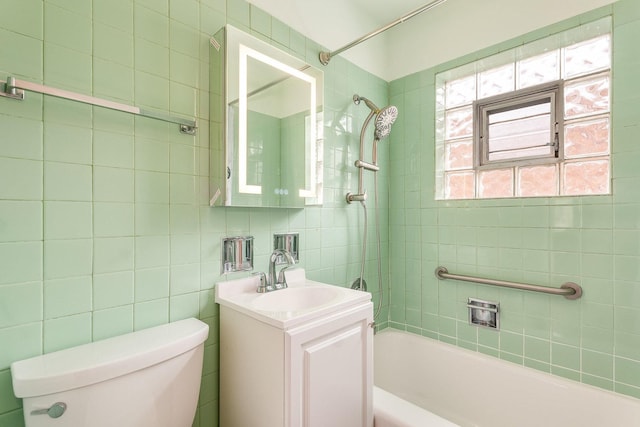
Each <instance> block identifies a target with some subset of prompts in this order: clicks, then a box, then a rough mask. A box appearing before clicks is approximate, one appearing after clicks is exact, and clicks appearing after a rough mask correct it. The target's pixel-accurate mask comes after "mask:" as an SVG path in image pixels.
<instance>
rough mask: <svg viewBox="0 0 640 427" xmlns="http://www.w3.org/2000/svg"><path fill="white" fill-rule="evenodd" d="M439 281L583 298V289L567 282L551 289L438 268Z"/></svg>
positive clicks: (436, 272) (568, 297)
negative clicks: (460, 281) (453, 281)
mask: <svg viewBox="0 0 640 427" xmlns="http://www.w3.org/2000/svg"><path fill="white" fill-rule="evenodd" d="M435 274H436V277H437V278H438V279H453V280H462V281H464V282H473V283H480V284H483V285H492V286H501V287H503V288H512V289H520V290H523V291H532V292H542V293H545V294H551V295H561V296H563V297H565V298H566V299H578V298H580V297H581V296H582V287H581V286H580V285H578V284H577V283H573V282H566V283H564V284H563V285H562V286H560V288H549V287H547V286H540V285H531V284H528V283H518V282H509V281H506V280H494V279H484V278H482V277H473V276H463V275H461V274H451V273H449V271H448V270H447V269H446V268H444V267H438V268H436V271H435Z"/></svg>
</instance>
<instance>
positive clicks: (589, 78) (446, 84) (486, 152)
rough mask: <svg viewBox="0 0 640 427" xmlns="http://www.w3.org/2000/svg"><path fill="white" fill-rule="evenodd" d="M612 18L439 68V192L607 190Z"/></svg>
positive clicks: (443, 195) (486, 194)
mask: <svg viewBox="0 0 640 427" xmlns="http://www.w3.org/2000/svg"><path fill="white" fill-rule="evenodd" d="M610 87H611V18H610V17H608V18H604V19H600V20H598V21H594V22H591V23H587V24H583V25H581V26H579V27H576V28H574V29H571V30H568V31H565V32H562V33H558V34H555V35H552V36H549V37H547V38H545V39H541V40H537V41H535V42H532V43H529V44H525V45H523V46H520V47H518V48H516V49H512V50H509V51H505V52H501V53H499V54H497V55H494V56H492V57H488V58H483V59H481V60H479V61H476V62H474V63H471V64H467V65H464V66H462V67H458V68H456V69H453V70H449V71H445V72H442V73H439V74H438V75H437V76H436V153H437V154H436V187H437V188H436V198H437V199H474V198H477V199H481V198H501V197H550V196H564V195H594V194H609V193H610V191H611V188H610V162H609V154H610V152H611V149H610V145H611V142H610V121H611V117H610V116H611V110H610V104H611V102H610Z"/></svg>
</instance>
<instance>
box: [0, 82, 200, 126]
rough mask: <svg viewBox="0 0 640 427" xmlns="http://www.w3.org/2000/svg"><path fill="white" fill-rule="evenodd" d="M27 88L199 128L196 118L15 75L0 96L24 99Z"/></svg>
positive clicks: (3, 86) (0, 85)
mask: <svg viewBox="0 0 640 427" xmlns="http://www.w3.org/2000/svg"><path fill="white" fill-rule="evenodd" d="M25 90H27V91H30V92H37V93H42V94H45V95H51V96H55V97H58V98H63V99H68V100H71V101H76V102H82V103H84V104H90V105H95V106H98V107H104V108H108V109H111V110H116V111H123V112H125V113H131V114H136V115H138V116H142V117H148V118H151V119H156V120H162V121H165V122H169V123H176V124H177V125H179V126H180V132H182V133H184V134H187V135H195V134H196V130H197V129H198V126H197V125H196V122H195V120H186V119H182V118H179V117H175V116H171V115H169V114H163V113H157V112H154V111H149V110H143V109H141V108H139V107H134V106H132V105H127V104H121V103H119V102H114V101H108V100H105V99H100V98H95V97H93V96H88V95H83V94H80V93H75V92H70V91H68V90H63V89H56V88H52V87H49V86H44V85H41V84H38V83H32V82H27V81H24V80H18V79H16V78H14V77H7V82H6V83H0V96H3V97H5V98H11V99H17V100H20V101H22V100H24V98H25V93H24V91H25Z"/></svg>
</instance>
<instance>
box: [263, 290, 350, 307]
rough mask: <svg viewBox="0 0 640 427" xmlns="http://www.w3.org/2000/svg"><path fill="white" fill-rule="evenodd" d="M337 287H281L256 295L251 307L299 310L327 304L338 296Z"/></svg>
mask: <svg viewBox="0 0 640 427" xmlns="http://www.w3.org/2000/svg"><path fill="white" fill-rule="evenodd" d="M339 295H340V294H339V292H338V290H337V289H332V288H330V287H319V286H302V287H297V288H287V289H281V290H279V291H273V292H269V293H266V294H262V295H260V296H258V297H256V298H255V299H254V300H253V302H252V304H251V305H252V307H253V308H255V309H256V310H264V311H299V310H308V309H310V308H313V307H319V306H321V305H325V304H328V303H329V302H331V301H332V300H334V299H336V298H338V297H339Z"/></svg>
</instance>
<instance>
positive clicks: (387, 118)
mask: <svg viewBox="0 0 640 427" xmlns="http://www.w3.org/2000/svg"><path fill="white" fill-rule="evenodd" d="M360 101H364V103H365V104H366V105H367V107H369V109H370V110H371V115H373V114H375V116H376V130H375V139H376V141H380V140H381V139H384V138H386V137H387V136H389V133H391V125H393V123H394V122H395V121H396V119H397V118H398V109H397V108H396V107H395V106H393V105H388V106H386V107H384V108H382V109H380V108H378V106H377V105H376V104H374V103H373V102H371V100H369V99H367V98H365V97H364V96H360V95H357V94H356V95H353V102H354V103H355V104H356V105H358V104H360ZM367 124H368V120H367V122H366V123H365V127H366V125H367Z"/></svg>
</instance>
